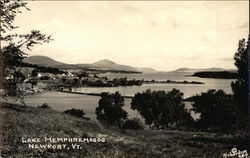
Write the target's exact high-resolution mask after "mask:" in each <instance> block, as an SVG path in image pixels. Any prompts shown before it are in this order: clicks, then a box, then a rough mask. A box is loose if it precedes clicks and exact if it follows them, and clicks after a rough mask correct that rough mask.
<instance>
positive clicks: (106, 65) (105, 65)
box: [91, 59, 137, 71]
mask: <svg viewBox="0 0 250 158" xmlns="http://www.w3.org/2000/svg"><path fill="white" fill-rule="evenodd" d="M91 65H92V66H94V67H99V68H102V69H107V70H125V71H137V70H136V68H133V67H131V66H127V65H119V64H117V63H115V62H113V61H111V60H108V59H104V60H100V61H97V62H94V63H92V64H91Z"/></svg>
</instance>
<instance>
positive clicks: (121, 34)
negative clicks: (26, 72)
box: [15, 1, 249, 71]
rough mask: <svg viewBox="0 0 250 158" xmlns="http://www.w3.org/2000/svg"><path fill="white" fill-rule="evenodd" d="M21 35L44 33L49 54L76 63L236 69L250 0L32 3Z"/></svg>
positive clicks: (37, 50)
mask: <svg viewBox="0 0 250 158" xmlns="http://www.w3.org/2000/svg"><path fill="white" fill-rule="evenodd" d="M27 3H28V4H27V6H28V8H30V9H31V11H24V12H23V13H22V14H19V15H18V16H17V18H16V20H15V24H16V25H18V26H19V29H18V30H16V31H18V32H20V33H25V32H29V31H30V30H32V29H38V30H41V31H42V32H44V33H46V34H48V35H52V38H53V39H54V41H52V42H50V43H49V44H44V45H41V46H36V47H34V49H32V51H27V53H28V54H29V55H30V56H31V55H44V56H48V57H51V58H53V59H55V60H58V61H61V62H65V63H70V64H75V63H93V62H96V61H98V60H102V59H109V60H112V61H114V62H116V63H118V64H123V65H130V66H134V67H150V68H154V69H156V70H160V71H169V70H175V69H178V68H182V67H188V68H210V67H220V68H229V69H232V68H235V66H234V64H233V63H234V61H233V55H234V53H235V52H236V50H237V47H238V41H239V40H240V39H242V38H248V33H249V17H248V16H249V5H248V1H32V2H31V1H27Z"/></svg>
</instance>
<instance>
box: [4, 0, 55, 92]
mask: <svg viewBox="0 0 250 158" xmlns="http://www.w3.org/2000/svg"><path fill="white" fill-rule="evenodd" d="M26 5H27V3H25V2H23V1H21V0H2V1H0V17H1V27H0V32H1V37H0V40H1V53H0V80H1V82H0V88H1V89H6V90H7V89H8V87H10V85H8V82H7V80H6V76H9V75H10V74H11V73H13V72H15V71H17V69H18V67H19V66H21V63H22V60H23V59H24V58H25V57H26V53H25V52H24V50H25V49H27V50H31V48H32V47H33V46H35V45H38V44H43V43H48V42H49V41H51V40H52V39H51V36H47V35H45V34H42V33H41V32H40V31H37V30H32V31H31V32H30V33H27V34H18V33H16V32H15V29H16V28H18V26H15V25H14V24H13V22H14V20H15V18H16V16H17V14H20V13H22V9H26V10H29V9H28V8H27V7H26ZM12 70H13V71H12Z"/></svg>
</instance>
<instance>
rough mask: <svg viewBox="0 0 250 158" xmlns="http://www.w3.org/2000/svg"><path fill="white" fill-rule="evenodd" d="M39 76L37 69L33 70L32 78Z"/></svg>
mask: <svg viewBox="0 0 250 158" xmlns="http://www.w3.org/2000/svg"><path fill="white" fill-rule="evenodd" d="M37 75H38V71H37V69H34V70H32V72H31V76H32V77H37Z"/></svg>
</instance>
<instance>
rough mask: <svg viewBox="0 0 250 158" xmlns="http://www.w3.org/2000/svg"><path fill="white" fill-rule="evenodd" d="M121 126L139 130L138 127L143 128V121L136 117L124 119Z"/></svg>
mask: <svg viewBox="0 0 250 158" xmlns="http://www.w3.org/2000/svg"><path fill="white" fill-rule="evenodd" d="M122 128H123V129H135V130H140V129H144V126H143V123H142V122H141V121H140V120H139V119H138V118H134V119H128V120H126V121H125V122H124V123H123V125H122Z"/></svg>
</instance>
